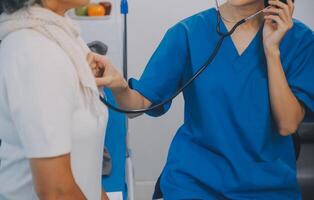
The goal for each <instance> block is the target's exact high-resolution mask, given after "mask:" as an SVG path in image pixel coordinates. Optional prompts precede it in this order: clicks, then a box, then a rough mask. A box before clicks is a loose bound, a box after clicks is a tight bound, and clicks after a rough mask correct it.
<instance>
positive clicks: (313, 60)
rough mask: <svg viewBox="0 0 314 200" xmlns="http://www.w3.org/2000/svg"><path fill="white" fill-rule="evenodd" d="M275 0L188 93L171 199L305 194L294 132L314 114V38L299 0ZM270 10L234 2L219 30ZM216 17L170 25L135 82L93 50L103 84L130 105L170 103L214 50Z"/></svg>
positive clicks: (256, 2)
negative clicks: (298, 10) (298, 14)
mask: <svg viewBox="0 0 314 200" xmlns="http://www.w3.org/2000/svg"><path fill="white" fill-rule="evenodd" d="M269 4H270V5H271V7H270V8H267V9H265V10H264V15H260V16H259V17H256V18H254V19H253V20H250V21H249V22H247V23H245V24H244V25H242V26H241V27H239V29H237V31H236V32H235V33H234V34H233V35H232V37H230V38H227V39H226V40H225V41H224V43H223V45H222V48H221V49H220V51H219V53H218V56H217V57H216V59H215V60H214V62H213V63H212V64H211V65H210V66H209V67H208V68H207V70H206V71H205V72H204V73H203V74H202V75H201V76H200V77H199V78H198V79H197V80H196V81H195V82H193V84H192V85H191V86H190V87H189V88H188V89H186V90H185V91H184V92H183V95H184V100H185V115H184V123H183V125H182V126H181V127H180V128H179V130H178V132H177V134H176V136H175V137H174V139H173V142H172V144H171V147H170V150H169V155H168V160H167V164H166V166H165V168H164V170H163V173H162V176H161V182H160V183H161V190H162V192H163V194H164V199H166V200H167V199H170V200H177V199H206V200H211V199H213V200H216V199H237V200H239V199H291V200H295V199H301V196H300V191H299V187H298V183H297V180H296V162H295V155H294V153H295V152H294V147H293V143H292V139H291V137H290V135H291V134H293V133H294V132H295V131H296V130H297V128H298V126H299V124H300V123H301V122H302V120H303V119H304V117H305V116H306V115H307V113H309V112H314V79H313V77H314V36H313V32H312V30H310V29H309V28H308V27H307V26H306V25H304V24H302V23H301V22H299V21H297V20H294V19H292V15H293V10H294V5H293V2H292V1H291V0H288V3H287V4H284V3H282V2H280V1H279V0H270V1H269ZM263 8H264V1H263V0H228V1H227V2H226V3H225V4H224V5H222V6H221V7H220V12H221V18H222V20H223V23H221V24H220V28H221V30H223V31H224V32H227V30H230V29H231V27H232V26H233V25H234V24H235V23H236V22H237V21H239V20H241V19H243V18H245V17H247V16H249V15H251V14H253V13H255V12H257V11H259V10H262V9H263ZM216 19H217V12H216V10H215V9H209V10H207V11H204V12H201V13H199V14H196V15H194V16H192V17H190V18H188V19H186V20H183V21H181V22H179V23H178V24H177V25H175V26H174V27H172V28H171V29H169V30H168V32H167V34H166V35H165V37H164V39H163V40H162V42H161V44H160V45H159V47H158V49H157V50H156V52H155V53H154V55H153V56H152V58H151V60H150V61H149V63H148V65H147V67H146V69H145V71H144V74H143V75H142V77H141V79H140V80H135V79H131V80H130V82H129V84H127V82H126V81H125V80H124V79H123V77H122V76H121V75H120V74H119V73H118V72H117V71H116V70H115V69H114V67H113V66H112V64H111V63H110V62H109V61H108V60H107V59H106V58H104V57H101V56H98V55H95V54H90V55H89V57H88V59H89V62H90V64H91V65H92V67H93V69H94V70H95V71H97V70H99V69H105V73H104V75H103V76H102V77H98V78H97V83H98V85H99V86H106V87H108V88H111V89H112V91H113V93H114V95H115V98H116V100H117V101H118V103H119V105H120V107H121V108H124V109H141V108H147V107H149V106H151V105H154V104H157V103H159V102H162V101H163V100H165V99H167V98H168V97H169V96H171V95H172V94H173V93H174V92H175V91H176V90H177V89H178V88H179V87H180V86H181V85H182V84H183V83H185V82H186V80H188V79H189V78H190V77H191V76H192V75H193V74H194V73H195V71H196V70H197V69H198V68H199V66H200V65H201V64H203V62H204V61H205V60H206V59H207V57H208V55H209V54H210V52H211V51H212V50H213V48H214V45H215V44H216V42H217V40H218V39H219V35H218V34H217V32H216V21H217V20H216ZM169 107H170V105H166V106H164V107H161V108H160V109H157V110H155V111H153V112H149V113H148V114H149V115H152V116H160V115H162V114H164V113H165V112H167V110H168V109H169Z"/></svg>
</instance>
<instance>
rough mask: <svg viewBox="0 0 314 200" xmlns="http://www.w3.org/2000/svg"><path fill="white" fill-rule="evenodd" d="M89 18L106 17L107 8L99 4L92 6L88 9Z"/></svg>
mask: <svg viewBox="0 0 314 200" xmlns="http://www.w3.org/2000/svg"><path fill="white" fill-rule="evenodd" d="M87 14H88V16H104V15H105V14H106V11H105V8H104V7H103V6H101V5H99V4H90V5H89V6H88V7H87Z"/></svg>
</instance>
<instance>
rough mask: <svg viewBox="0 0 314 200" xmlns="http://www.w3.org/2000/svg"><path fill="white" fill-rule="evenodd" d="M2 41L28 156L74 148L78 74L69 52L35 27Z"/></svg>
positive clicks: (12, 99) (12, 107) (12, 100)
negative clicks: (74, 71) (76, 77)
mask: <svg viewBox="0 0 314 200" xmlns="http://www.w3.org/2000/svg"><path fill="white" fill-rule="evenodd" d="M2 45H3V49H6V52H7V53H6V54H7V58H6V59H7V62H6V63H7V66H5V67H6V70H5V84H6V90H7V91H6V92H7V96H8V104H9V109H10V112H11V116H12V120H13V122H14V124H15V126H16V128H17V131H18V134H19V137H20V140H21V143H22V146H23V148H24V150H25V153H26V157H28V158H45V157H55V156H59V155H64V154H67V153H69V152H70V151H71V143H72V135H71V134H72V133H71V131H72V127H71V126H72V117H73V116H72V115H73V111H74V105H73V104H74V102H73V101H74V100H75V92H74V91H75V90H74V87H75V80H76V79H75V78H74V77H75V76H74V74H73V73H72V72H73V69H72V68H73V66H72V63H71V62H70V60H69V58H68V57H67V56H66V54H65V53H64V52H63V51H62V50H61V48H59V47H58V46H57V45H56V44H54V43H53V42H52V41H50V40H48V39H47V38H44V37H43V36H42V35H40V34H39V33H36V32H34V31H31V30H23V31H19V32H17V33H13V34H12V36H11V35H10V36H9V38H8V39H7V40H5V41H4V42H3V44H2ZM21 47H22V48H21ZM10 52H11V53H10ZM13 52H14V53H13Z"/></svg>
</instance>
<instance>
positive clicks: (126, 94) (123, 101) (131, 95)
mask: <svg viewBox="0 0 314 200" xmlns="http://www.w3.org/2000/svg"><path fill="white" fill-rule="evenodd" d="M112 92H113V95H114V97H115V99H116V101H117V103H118V105H119V106H120V108H122V109H127V110H134V109H143V108H147V107H149V106H150V105H151V103H150V101H148V100H147V99H146V98H145V97H143V96H142V95H141V94H140V93H138V92H137V91H135V90H132V89H131V88H129V87H126V88H123V89H119V90H112Z"/></svg>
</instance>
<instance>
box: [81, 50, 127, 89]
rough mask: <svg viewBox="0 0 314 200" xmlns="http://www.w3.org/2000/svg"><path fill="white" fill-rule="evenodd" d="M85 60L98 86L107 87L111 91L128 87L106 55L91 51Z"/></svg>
mask: <svg viewBox="0 0 314 200" xmlns="http://www.w3.org/2000/svg"><path fill="white" fill-rule="evenodd" d="M87 61H88V63H89V65H90V67H91V69H92V71H93V73H94V76H95V78H96V84H97V86H98V87H107V88H110V89H111V90H113V91H121V90H124V89H126V88H128V83H127V82H126V80H125V79H124V78H123V76H122V75H121V74H120V73H119V71H118V70H117V69H116V68H115V67H114V66H113V64H112V63H111V62H110V60H109V59H108V58H107V57H105V56H102V55H99V54H96V53H93V52H91V53H89V54H88V55H87Z"/></svg>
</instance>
